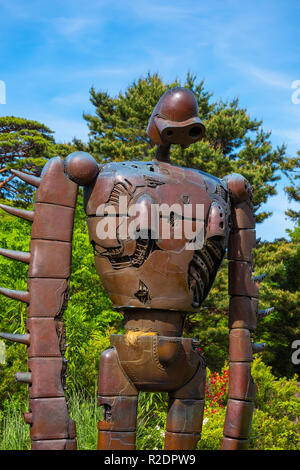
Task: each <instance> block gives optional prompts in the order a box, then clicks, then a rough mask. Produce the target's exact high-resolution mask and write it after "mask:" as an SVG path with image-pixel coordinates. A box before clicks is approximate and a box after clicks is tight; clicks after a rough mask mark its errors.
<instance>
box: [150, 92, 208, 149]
mask: <svg viewBox="0 0 300 470" xmlns="http://www.w3.org/2000/svg"><path fill="white" fill-rule="evenodd" d="M204 133H205V127H204V125H203V124H202V122H201V121H200V119H199V116H198V103H197V100H196V97H195V95H194V93H193V92H192V91H190V90H188V89H187V88H180V87H176V88H172V89H171V90H169V91H167V92H166V93H164V94H163V96H162V97H161V98H160V100H159V101H158V103H157V105H156V106H155V108H154V110H153V113H152V115H151V118H150V121H149V124H148V128H147V134H148V136H149V137H150V139H151V140H152V142H154V143H155V144H160V145H170V144H179V145H182V146H184V147H188V146H189V145H190V144H193V143H194V142H197V141H198V140H200V139H202V137H203V136H204Z"/></svg>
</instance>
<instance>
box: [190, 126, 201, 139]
mask: <svg viewBox="0 0 300 470" xmlns="http://www.w3.org/2000/svg"><path fill="white" fill-rule="evenodd" d="M201 134H202V131H201V129H200V127H197V126H195V127H192V128H191V129H190V131H189V136H190V137H192V138H193V139H197V138H198V137H200V135H201Z"/></svg>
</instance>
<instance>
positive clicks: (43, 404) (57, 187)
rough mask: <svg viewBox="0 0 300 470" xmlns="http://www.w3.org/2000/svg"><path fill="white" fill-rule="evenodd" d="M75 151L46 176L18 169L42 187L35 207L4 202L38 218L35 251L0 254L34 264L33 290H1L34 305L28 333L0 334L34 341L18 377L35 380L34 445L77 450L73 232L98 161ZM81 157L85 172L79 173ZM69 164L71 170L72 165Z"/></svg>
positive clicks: (28, 417) (29, 418) (30, 416)
mask: <svg viewBox="0 0 300 470" xmlns="http://www.w3.org/2000/svg"><path fill="white" fill-rule="evenodd" d="M76 155H77V154H73V156H72V154H71V155H70V156H69V157H68V158H67V159H66V160H65V161H64V162H63V161H62V160H61V159H60V158H59V157H55V158H52V159H51V160H49V162H48V163H47V165H46V166H45V167H44V169H43V171H42V174H41V177H40V178H37V177H35V176H32V175H28V174H26V173H22V172H19V171H14V173H15V174H16V176H18V177H19V178H21V179H22V180H24V181H25V182H27V183H29V184H31V185H33V186H35V187H37V191H36V198H35V205H34V212H27V211H24V210H20V209H16V208H14V207H10V206H4V205H1V208H2V209H4V210H5V211H7V212H9V213H11V214H13V215H16V216H18V217H21V218H23V219H27V220H29V221H30V222H32V230H31V243H30V252H29V253H22V252H17V251H12V250H4V249H1V250H0V254H1V255H3V256H6V257H8V258H12V259H15V260H17V261H21V262H25V263H27V264H28V265H29V270H28V278H29V279H28V292H20V291H13V290H10V289H4V288H1V289H0V293H2V294H3V295H6V296H7V297H10V298H13V299H16V300H20V301H22V302H25V303H27V304H28V310H27V322H26V323H27V334H25V335H19V334H18V335H14V334H8V333H1V334H0V337H2V338H5V339H8V340H11V341H16V342H20V343H23V344H26V345H27V346H28V349H27V352H28V372H19V373H17V374H16V376H15V378H16V380H17V381H18V382H24V383H27V384H28V385H29V412H28V413H25V414H24V418H25V421H26V423H28V424H30V436H31V440H32V449H33V450H74V449H76V438H75V437H76V431H75V422H74V421H72V420H71V419H70V417H69V413H68V408H67V402H66V399H65V395H64V389H65V378H66V370H67V366H66V359H65V358H64V354H65V350H66V341H65V325H64V322H63V312H64V310H65V309H66V307H67V301H68V285H69V277H70V274H71V257H72V236H73V222H74V211H75V206H76V200H77V190H78V184H85V182H88V181H91V180H92V179H93V178H95V177H96V176H97V174H98V171H99V170H98V166H97V164H96V162H95V161H94V160H93V159H92V157H90V156H84V155H82V153H81V157H80V158H79V159H78V158H76ZM78 161H80V162H81V164H80V172H79V173H80V174H77V173H78V171H77V165H78ZM67 168H69V174H66V169H67Z"/></svg>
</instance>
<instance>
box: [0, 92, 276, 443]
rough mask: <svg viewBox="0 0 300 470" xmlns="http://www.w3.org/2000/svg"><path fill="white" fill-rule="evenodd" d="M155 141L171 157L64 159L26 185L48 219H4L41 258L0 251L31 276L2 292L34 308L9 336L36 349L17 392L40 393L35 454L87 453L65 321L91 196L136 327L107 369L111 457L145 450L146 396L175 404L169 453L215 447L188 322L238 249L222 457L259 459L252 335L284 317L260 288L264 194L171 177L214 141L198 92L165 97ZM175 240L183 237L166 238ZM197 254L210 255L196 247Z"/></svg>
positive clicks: (109, 264)
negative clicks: (254, 453)
mask: <svg viewBox="0 0 300 470" xmlns="http://www.w3.org/2000/svg"><path fill="white" fill-rule="evenodd" d="M147 132H148V136H149V137H150V139H151V140H152V142H153V143H155V144H157V145H158V147H157V149H156V154H155V158H154V160H153V161H151V162H149V161H147V162H140V161H139V162H134V161H127V162H111V163H107V164H105V165H98V164H97V162H96V161H95V160H94V158H93V157H92V156H91V155H89V154H87V153H85V152H75V153H73V154H71V155H69V156H68V157H67V158H66V159H65V160H64V161H62V160H61V159H60V158H59V157H55V158H53V159H51V160H50V161H49V162H48V163H47V165H46V166H45V168H44V169H43V172H42V174H41V177H40V178H38V177H36V176H34V175H28V174H26V173H22V172H18V171H13V172H14V174H15V175H17V176H18V177H19V178H21V179H23V181H25V182H27V183H29V184H32V185H33V186H35V187H36V188H38V189H37V192H36V197H35V205H34V211H29V212H27V211H23V210H22V209H16V208H11V207H8V206H3V205H0V208H2V209H3V210H5V211H6V212H8V213H10V214H12V215H15V216H18V217H21V218H23V219H26V220H27V221H30V222H32V231H31V244H30V252H29V253H22V252H14V251H12V250H7V249H0V254H1V255H3V256H6V257H8V258H11V259H13V260H17V261H21V262H24V263H27V264H29V273H28V275H29V280H28V290H27V291H24V292H21V291H13V290H9V289H7V288H4V287H3V288H0V293H2V294H3V295H6V296H7V297H9V298H13V299H17V300H20V301H22V302H25V303H26V304H28V310H27V324H26V328H27V333H26V334H24V335H16V334H15V335H13V334H5V333H1V334H0V336H1V337H3V338H6V339H9V340H11V341H16V342H20V343H23V344H26V345H27V347H28V349H27V352H28V371H27V372H26V371H24V372H21V373H17V374H16V380H18V381H20V382H23V383H25V384H27V386H28V387H29V398H30V400H29V411H28V412H26V413H25V414H24V419H25V421H26V423H28V424H30V433H31V439H32V449H34V450H76V448H77V444H76V429H75V423H74V422H73V421H72V420H71V419H70V417H69V414H68V408H67V402H66V399H65V396H64V389H65V382H66V374H67V367H66V360H65V358H64V354H65V351H66V347H67V345H66V333H65V326H64V322H63V312H64V310H65V308H66V307H67V303H68V285H69V277H70V274H71V254H72V234H73V221H74V211H75V206H76V198H77V191H78V185H82V186H84V207H85V212H86V214H87V218H88V220H87V222H88V229H89V239H90V243H91V245H92V247H93V250H94V255H95V265H96V269H97V271H98V274H99V276H100V279H101V280H102V282H103V285H104V287H105V288H106V290H107V292H108V295H109V297H110V299H111V301H112V302H113V304H114V306H115V308H116V309H118V310H120V311H121V312H122V313H123V314H124V328H125V330H126V335H112V336H111V340H110V341H111V347H110V348H109V349H107V350H106V351H104V352H103V353H102V355H101V358H100V368H99V380H98V405H99V406H102V407H103V410H104V414H103V420H101V421H100V422H99V423H98V449H101V450H104V449H107V450H134V449H135V440H136V432H135V430H136V415H137V399H138V393H139V392H140V391H156V392H158V391H163V392H168V394H169V410H168V417H167V432H166V435H165V449H166V450H184V449H186V450H193V449H195V447H196V445H197V442H198V440H199V439H200V437H201V429H202V419H203V410H204V398H205V380H206V367H205V361H204V358H203V356H202V355H201V352H200V351H201V348H200V344H199V342H198V341H197V340H194V339H191V338H182V332H183V327H184V320H185V317H186V314H187V313H189V314H193V313H196V312H198V311H199V309H200V307H201V305H202V303H203V301H204V300H205V298H206V297H207V295H208V293H209V291H210V289H211V286H212V284H213V282H214V279H215V276H216V274H217V271H218V269H219V267H220V265H221V263H222V260H223V258H224V255H225V251H226V249H227V248H228V259H229V294H230V297H231V299H230V305H229V328H230V338H229V344H230V348H229V360H230V373H229V401H228V407H227V413H226V419H225V426H224V439H223V443H222V449H224V450H225V449H228V450H241V449H246V448H247V446H248V437H249V432H250V426H251V419H252V412H253V407H254V396H255V384H254V382H253V379H252V377H251V361H252V358H253V351H261V350H262V349H263V347H264V345H259V344H256V343H253V342H252V336H251V335H253V333H254V331H255V329H256V322H257V319H258V318H260V317H261V318H262V317H263V316H266V315H267V314H268V313H270V312H269V311H266V312H265V311H262V312H260V311H258V296H259V282H260V281H261V280H262V279H263V277H264V276H258V277H254V276H253V270H254V267H253V257H252V250H253V249H254V248H255V215H254V209H253V203H252V187H251V185H250V184H249V182H248V181H247V180H246V179H245V178H244V177H243V176H241V175H237V174H232V175H228V176H226V177H225V178H223V179H219V178H216V177H214V176H212V175H208V174H206V173H204V172H202V171H197V170H193V169H187V168H180V167H177V166H174V165H172V164H171V162H170V146H171V145H172V144H179V145H181V146H182V147H187V146H189V145H190V144H192V143H194V142H197V141H198V140H200V139H201V138H202V137H203V135H204V125H203V123H202V122H201V121H200V118H199V116H198V104H197V101H196V98H195V96H194V95H193V93H192V92H191V91H190V90H187V89H183V88H174V89H172V90H169V91H168V92H167V93H165V94H164V95H163V96H162V97H161V99H160V100H159V102H158V103H157V106H156V107H155V109H154V111H153V113H152V116H151V118H150V121H149V125H148V129H147ZM162 204H164V205H167V206H168V207H172V208H173V209H172V210H171V212H169V213H168V214H167V215H165V214H159V216H158V217H157V218H156V219H154V221H153V220H152V218H150V216H149V211H150V212H151V210H152V208H153V206H155V205H156V206H161V205H162ZM137 205H138V207H139V209H140V217H139V222H138V224H137V225H136V226H135V227H134V233H135V235H137V236H134V237H133V236H131V237H130V236H128V234H126V236H125V237H124V236H122V230H123V229H124V225H126V224H129V223H132V222H134V214H133V212H132V210H133V209H134V208H135V207H136V206H137ZM108 207H109V208H110V210H111V211H112V213H113V214H114V220H115V222H116V224H115V228H114V229H113V230H110V231H109V233H108V236H106V237H103V232H101V230H99V227H100V228H101V227H103V225H105V224H107V223H108V221H109V220H110V219H109V217H110V214H107V213H105V210H106V209H107V208H108ZM199 207H201V211H200V212H198V208H199ZM187 209H189V212H188V211H187ZM182 224H184V225H182ZM183 227H185V229H186V228H187V229H188V230H184V229H183ZM165 229H168V231H169V236H163V233H164V230H165ZM176 235H177V236H176ZM178 235H179V236H178ZM199 240H200V242H199ZM195 241H197V242H199V243H198V244H196V245H195V244H194V245H193V243H194V242H195ZM188 248H189V249H188ZM269 310H270V309H269Z"/></svg>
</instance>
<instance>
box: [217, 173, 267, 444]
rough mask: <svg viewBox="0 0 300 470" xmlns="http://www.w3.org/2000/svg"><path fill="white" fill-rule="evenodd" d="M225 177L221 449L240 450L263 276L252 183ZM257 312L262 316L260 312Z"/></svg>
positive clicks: (249, 409)
mask: <svg viewBox="0 0 300 470" xmlns="http://www.w3.org/2000/svg"><path fill="white" fill-rule="evenodd" d="M224 179H225V181H226V182H227V185H228V189H229V193H230V199H231V218H232V228H231V233H230V236H229V244H228V259H229V295H230V305H229V328H230V336H229V361H230V365H229V400H228V404H227V412H226V418H225V425H224V437H223V442H222V449H223V450H243V449H247V447H248V438H249V434H250V428H251V421H252V414H253V409H254V398H255V388H256V387H255V383H254V381H253V379H252V377H251V362H252V360H253V352H258V351H261V350H263V349H264V346H265V345H264V344H261V345H259V344H255V343H253V342H252V335H253V333H254V332H255V330H256V323H257V317H258V316H259V313H258V310H257V308H258V296H259V289H258V283H259V282H260V281H261V280H262V278H263V277H264V276H258V277H253V276H252V271H253V259H252V250H253V248H255V245H256V237H255V217H254V212H253V206H252V187H251V185H250V184H249V182H248V181H247V180H246V179H245V178H244V177H243V176H241V175H238V174H231V175H229V176H227V177H225V178H224ZM269 310H271V309H269ZM269 313H270V312H269ZM262 316H265V315H264V312H263V314H262Z"/></svg>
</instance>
